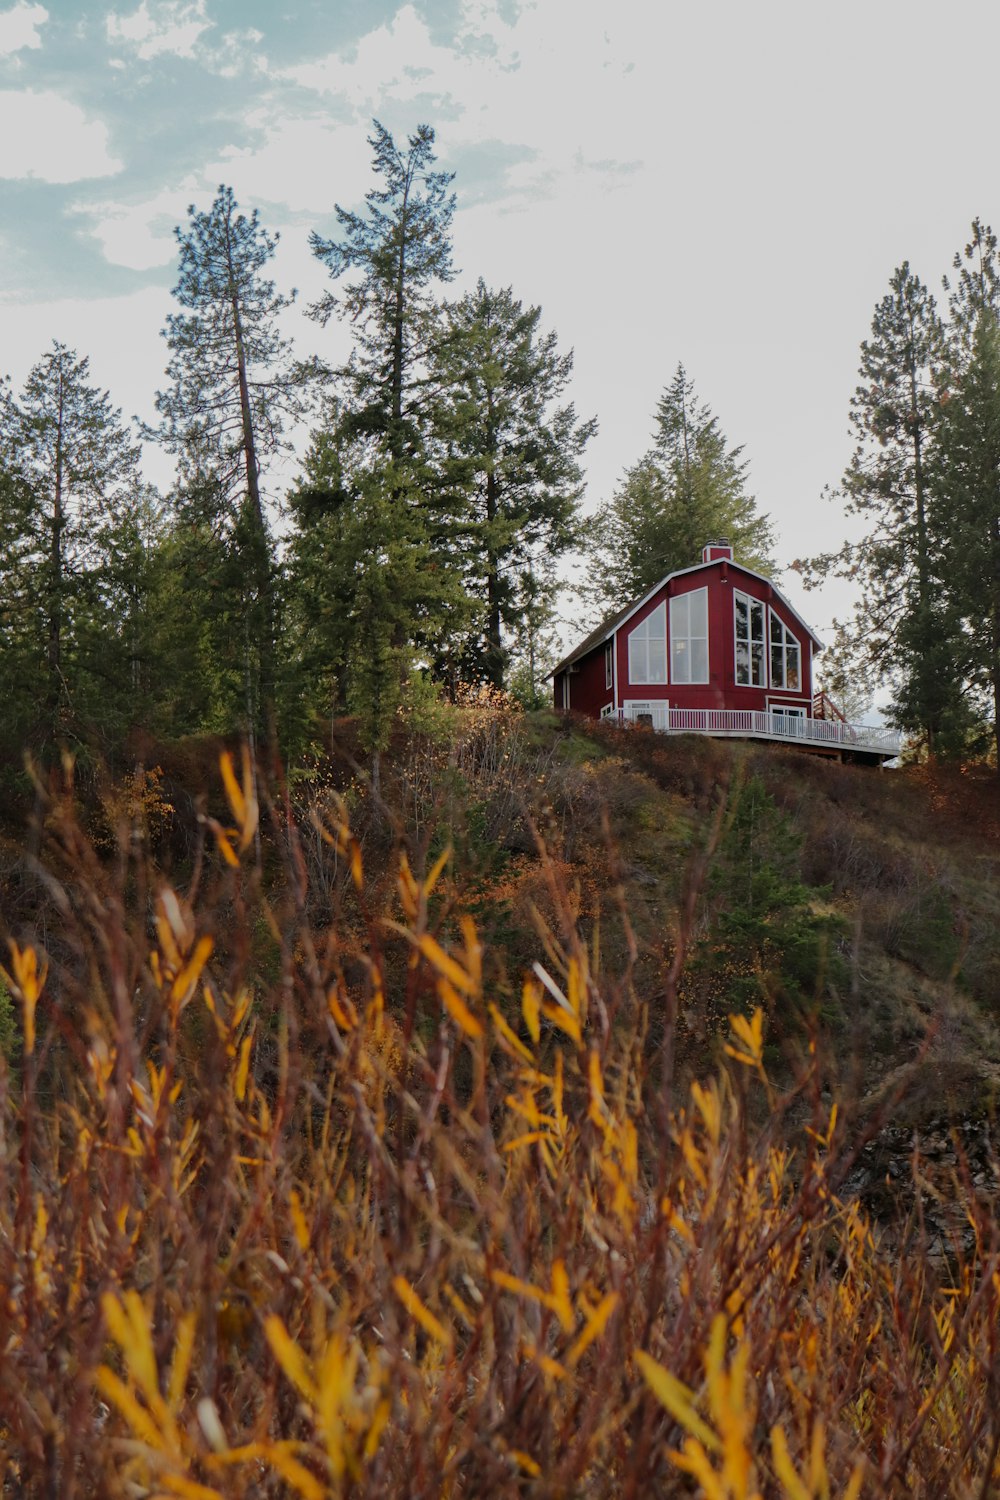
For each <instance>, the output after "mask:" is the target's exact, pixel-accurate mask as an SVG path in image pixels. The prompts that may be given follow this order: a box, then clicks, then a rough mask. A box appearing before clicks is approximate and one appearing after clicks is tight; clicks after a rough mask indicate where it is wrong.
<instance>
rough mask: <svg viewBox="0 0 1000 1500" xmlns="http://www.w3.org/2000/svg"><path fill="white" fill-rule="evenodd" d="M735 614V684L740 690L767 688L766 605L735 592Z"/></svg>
mask: <svg viewBox="0 0 1000 1500" xmlns="http://www.w3.org/2000/svg"><path fill="white" fill-rule="evenodd" d="M733 610H734V612H735V615H736V684H737V686H738V687H767V665H766V657H765V654H764V651H765V642H764V605H763V603H762V602H761V600H760V599H754V598H751V596H750V595H749V594H741V593H740V592H739V590H738V589H734V590H733Z"/></svg>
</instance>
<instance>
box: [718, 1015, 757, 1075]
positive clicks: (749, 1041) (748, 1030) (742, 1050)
mask: <svg viewBox="0 0 1000 1500" xmlns="http://www.w3.org/2000/svg"><path fill="white" fill-rule="evenodd" d="M729 1025H730V1028H731V1030H732V1033H733V1036H734V1037H735V1039H736V1045H735V1046H734V1045H733V1044H732V1043H731V1042H727V1043H726V1053H727V1055H728V1056H729V1057H733V1058H735V1059H736V1061H737V1062H740V1063H743V1064H744V1065H745V1066H746V1067H748V1068H757V1069H758V1070H759V1071H763V1067H764V1060H763V1054H764V1013H763V1011H762V1010H761V1009H760V1008H759V1007H758V1009H756V1010H755V1011H754V1013H753V1015H752V1016H751V1017H750V1019H749V1020H747V1018H746V1016H734V1015H731V1016H730V1017H729Z"/></svg>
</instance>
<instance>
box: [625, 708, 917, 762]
mask: <svg viewBox="0 0 1000 1500" xmlns="http://www.w3.org/2000/svg"><path fill="white" fill-rule="evenodd" d="M617 717H618V718H619V719H620V720H622V721H624V722H629V721H633V722H635V721H638V722H639V723H644V724H647V725H648V726H649V727H650V728H652V729H655V730H657V731H659V732H660V733H661V734H707V735H711V736H712V737H713V738H720V739H753V740H776V741H778V742H779V743H781V744H784V745H797V746H799V747H800V748H801V749H803V750H815V751H818V752H819V753H820V754H827V755H836V756H837V757H838V759H846V758H854V757H856V758H858V759H864V760H869V759H876V758H877V759H879V760H892V759H893V758H894V757H895V756H897V755H898V754H899V751H900V735H899V733H898V732H897V731H896V730H895V729H886V728H884V727H883V726H881V725H873V724H847V723H844V722H843V721H842V720H839V719H805V718H795V717H792V716H791V715H788V714H782V713H770V712H758V711H756V710H752V709H739V708H660V707H658V706H657V705H656V704H653V705H651V706H650V708H649V709H646V710H639V711H636V710H634V709H631V708H630V709H619V710H618V715H617Z"/></svg>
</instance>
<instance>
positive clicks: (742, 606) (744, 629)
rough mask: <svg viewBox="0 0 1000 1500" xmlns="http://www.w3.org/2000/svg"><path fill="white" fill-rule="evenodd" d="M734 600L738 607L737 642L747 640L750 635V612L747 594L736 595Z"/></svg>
mask: <svg viewBox="0 0 1000 1500" xmlns="http://www.w3.org/2000/svg"><path fill="white" fill-rule="evenodd" d="M733 600H734V603H735V606H736V637H737V640H744V641H745V640H746V639H747V637H748V635H749V623H750V622H749V611H748V608H747V606H748V602H749V601H748V600H747V596H746V594H734V595H733Z"/></svg>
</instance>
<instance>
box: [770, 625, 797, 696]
mask: <svg viewBox="0 0 1000 1500" xmlns="http://www.w3.org/2000/svg"><path fill="white" fill-rule="evenodd" d="M772 617H773V618H774V619H775V620H777V622H778V624H779V625H780V626H781V628H782V630H783V631H784V632H785V636H791V638H792V640H793V642H794V643H795V645H796V646H798V648H799V686H798V687H794V688H786V687H785V685H784V683H782V682H775V681H774V679H773V676H772V673H771V619H772ZM782 641H783V645H782V649H781V660H782V663H783V665H784V666H785V667H786V669H787V665H788V655H787V652H788V641H787V640H785V638H784V636H783V637H782ZM766 644H767V680H768V684H769V685H770V686H771V687H772V688H777V690H778V692H779V693H782V692H784V693H801V691H802V684H803V682H804V681H805V661H804V660H803V655H804V653H803V650H802V642H801V641H800V640H799V638H798V636H797V635H796V634H795V631H794V630H793V629H792V628H791V626H790V625H786V624H785V622H784V620H783V619H782V618H781V616H780V615H779V614H778V611H777V610H776V609H775V608H774V606H773V605H768V610H767V643H766ZM785 675H786V676H787V670H786V674H785Z"/></svg>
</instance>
